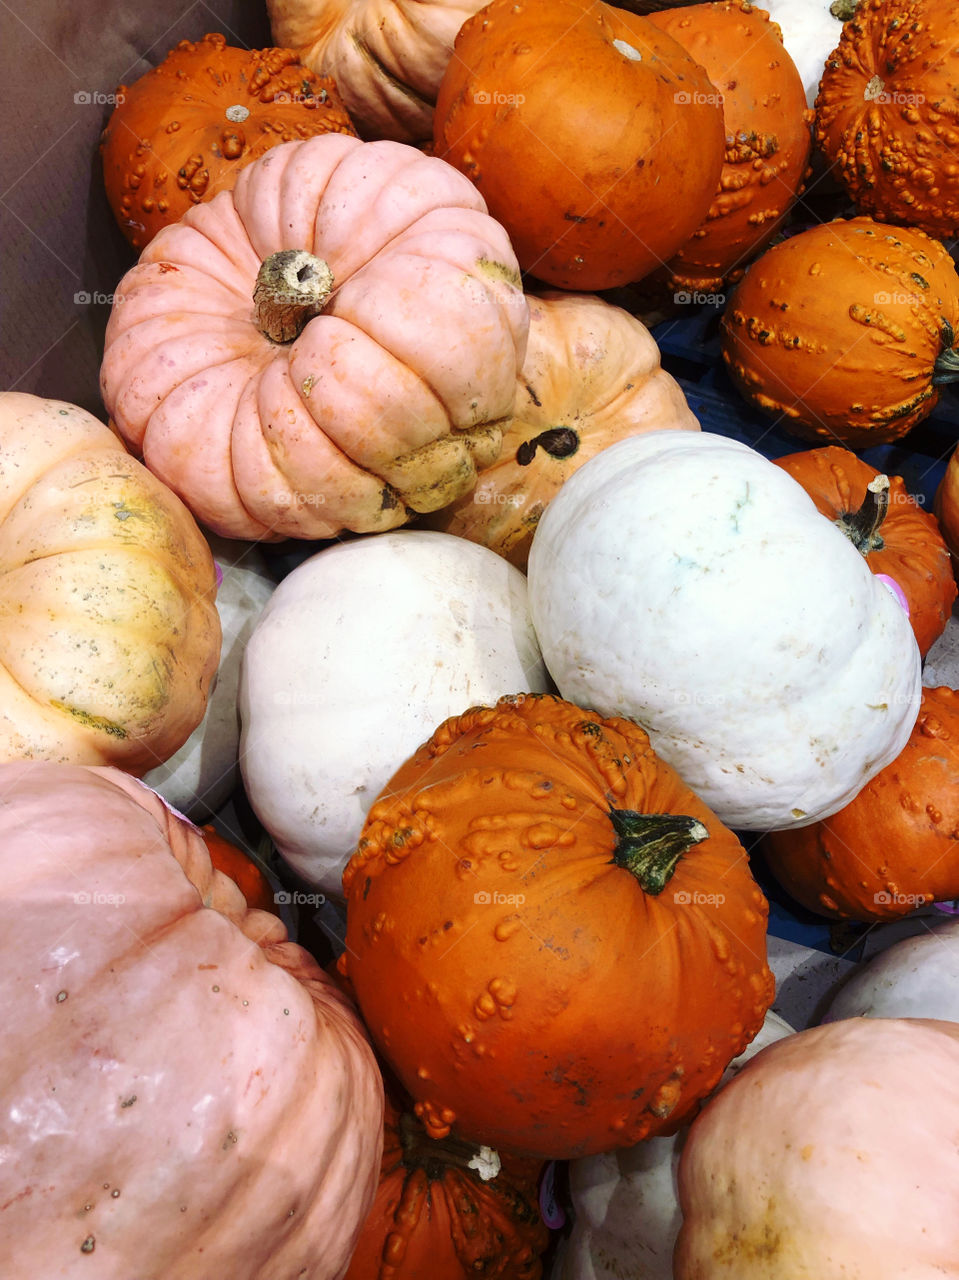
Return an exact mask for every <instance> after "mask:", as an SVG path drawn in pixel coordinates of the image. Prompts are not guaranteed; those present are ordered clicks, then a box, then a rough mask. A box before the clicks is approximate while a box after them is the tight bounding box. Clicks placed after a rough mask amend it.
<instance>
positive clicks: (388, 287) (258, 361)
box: [100, 133, 529, 540]
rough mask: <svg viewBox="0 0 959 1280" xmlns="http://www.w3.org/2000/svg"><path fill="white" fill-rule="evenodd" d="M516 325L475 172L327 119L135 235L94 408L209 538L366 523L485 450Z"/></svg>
mask: <svg viewBox="0 0 959 1280" xmlns="http://www.w3.org/2000/svg"><path fill="white" fill-rule="evenodd" d="M317 255H321V256H317ZM330 273H332V276H331V274H330ZM331 290H332V292H331ZM254 299H255V301H254ZM528 324H529V312H528V307H527V305H526V300H525V298H524V297H523V293H522V290H521V288H520V283H519V274H518V270H517V265H516V259H515V257H514V255H513V251H512V249H511V248H510V244H509V241H508V239H507V237H506V233H505V232H504V231H503V229H502V227H500V226H499V225H498V224H497V223H495V222H494V221H493V219H492V218H490V217H489V215H488V214H487V213H486V212H485V206H484V204H483V198H482V196H480V195H479V193H478V192H477V191H476V189H475V188H474V187H473V186H472V184H471V183H470V182H468V181H467V180H466V179H465V178H464V177H463V176H462V175H461V174H458V173H456V172H455V171H454V170H453V169H452V168H451V167H450V166H449V165H447V164H444V163H443V162H442V161H441V160H437V159H434V158H431V157H427V156H423V155H421V154H420V153H419V152H418V151H416V150H415V149H414V148H412V147H408V146H404V145H403V144H401V143H398V142H360V141H359V139H357V138H350V137H346V136H344V135H342V134H334V133H327V134H324V135H322V136H321V137H317V138H308V139H306V140H305V141H303V142H288V143H283V144H281V145H280V146H278V147H273V148H271V149H270V150H269V151H268V152H267V153H266V155H264V156H262V157H261V158H260V159H259V160H256V161H254V163H253V164H251V165H248V166H247V168H245V169H244V170H243V171H242V173H241V174H240V176H239V178H238V179H237V182H236V185H235V187H234V188H233V190H232V191H223V192H221V193H220V194H219V195H217V196H214V198H213V199H212V200H210V201H208V202H207V203H205V204H200V205H197V206H196V207H195V208H193V209H191V210H190V211H189V212H188V213H186V214H184V216H183V217H182V218H181V219H180V221H179V222H178V223H177V224H176V225H175V226H172V227H167V228H165V229H164V231H163V233H162V234H161V235H158V236H156V237H155V238H154V239H153V240H152V241H151V242H150V244H149V245H148V246H147V248H146V249H145V250H144V252H143V254H142V255H141V257H140V261H139V263H138V264H137V266H135V267H133V268H132V269H131V270H130V271H129V272H128V273H127V274H126V275H125V276H124V277H123V280H122V281H121V282H120V285H119V288H118V291H117V297H116V299H115V301H114V304H113V310H112V313H111V316H110V321H109V324H108V326H107V333H106V345H105V351H104V357H103V365H102V369H101V379H100V381H101V390H102V394H103V402H104V404H105V405H106V407H107V410H108V412H109V413H110V414H111V416H112V418H113V420H114V422H115V423H116V426H117V428H118V430H119V431H120V433H121V434H122V435H123V437H124V438H125V439H126V440H127V441H128V442H129V443H130V444H131V446H132V447H133V448H134V449H136V450H139V451H140V452H141V453H142V455H143V458H144V461H145V462H146V464H147V466H148V467H149V468H150V469H151V470H152V471H154V472H156V474H157V475H159V476H160V478H161V479H163V480H164V481H165V482H166V483H167V484H168V485H169V486H170V487H171V488H172V489H174V490H175V491H176V492H177V493H179V494H180V496H181V497H182V498H183V500H184V501H185V502H186V504H187V505H188V506H189V507H190V508H191V510H192V511H193V512H194V514H195V515H196V516H197V517H198V519H200V520H201V521H202V523H203V524H204V525H206V526H207V527H208V528H210V529H211V530H212V531H213V532H214V533H218V534H220V535H222V536H224V537H229V538H245V539H251V540H261V539H266V540H278V539H280V538H281V537H286V536H289V537H299V538H314V539H315V538H331V537H333V536H334V535H336V534H338V533H339V532H341V531H342V530H344V529H350V530H353V531H354V532H357V533H376V532H380V531H382V530H385V529H392V528H395V527H397V526H398V525H401V524H404V523H405V522H406V521H407V520H408V519H409V518H410V516H411V515H412V513H413V512H414V511H419V512H423V511H434V510H436V509H438V508H439V507H442V506H444V505H445V504H446V503H447V502H451V501H453V500H454V499H455V498H457V497H459V495H460V494H461V493H465V492H466V491H467V490H469V489H470V488H471V487H472V485H473V484H474V483H475V481H476V473H477V470H478V469H479V468H481V467H483V466H486V465H488V464H489V463H490V462H492V461H493V460H494V459H495V458H496V456H497V455H498V453H499V450H500V446H501V442H502V422H503V419H505V418H507V417H508V416H509V414H510V412H511V411H512V407H513V400H514V397H515V394H516V391H515V388H516V373H517V370H518V369H519V367H520V365H521V364H522V360H523V355H524V352H525V346H526V334H527V329H528Z"/></svg>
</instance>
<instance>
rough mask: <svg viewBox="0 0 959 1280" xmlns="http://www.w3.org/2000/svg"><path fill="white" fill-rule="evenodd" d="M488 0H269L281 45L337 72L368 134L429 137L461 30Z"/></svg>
mask: <svg viewBox="0 0 959 1280" xmlns="http://www.w3.org/2000/svg"><path fill="white" fill-rule="evenodd" d="M482 6H483V0H418V3H416V4H415V5H409V4H405V3H402V2H401V0H267V10H268V12H269V15H270V28H271V30H272V32H273V38H274V40H276V41H277V42H278V43H279V44H282V45H286V46H289V47H290V48H293V49H296V51H297V53H298V54H299V56H300V58H301V59H302V61H303V62H305V63H306V64H307V66H310V67H313V68H314V70H316V71H317V72H319V73H320V74H321V75H328V76H333V77H334V78H335V79H336V82H337V85H338V86H339V90H340V93H341V94H342V96H343V100H344V101H345V102H346V104H347V108H348V110H349V113H350V116H351V118H352V119H353V121H354V123H355V124H356V126H357V128H358V129H359V131H360V133H361V134H362V136H363V137H364V138H392V139H395V140H396V141H398V142H422V141H424V140H425V139H427V138H429V137H430V136H431V135H432V132H433V107H434V104H435V102H436V92H437V90H438V88H439V84H440V81H441V80H442V78H443V72H444V71H445V70H446V64H447V63H448V62H449V59H450V54H451V53H452V50H453V41H454V39H455V38H456V33H457V31H458V30H459V29H460V27H461V26H462V25H463V23H464V22H465V21H466V19H467V18H468V17H470V16H471V15H472V14H474V13H475V12H476V11H477V9H481V8H482Z"/></svg>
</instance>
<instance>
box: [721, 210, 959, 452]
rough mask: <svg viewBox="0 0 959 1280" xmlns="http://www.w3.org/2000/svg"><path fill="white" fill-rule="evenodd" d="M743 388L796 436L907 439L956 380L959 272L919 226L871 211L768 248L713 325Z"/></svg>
mask: <svg viewBox="0 0 959 1280" xmlns="http://www.w3.org/2000/svg"><path fill="white" fill-rule="evenodd" d="M720 331H721V336H722V352H723V360H724V362H725V365H726V368H727V370H728V371H729V374H730V376H731V378H732V380H733V382H734V383H735V384H736V386H737V387H738V389H739V391H740V392H741V393H742V395H743V396H744V397H745V398H746V399H747V400H748V401H749V402H750V403H751V404H753V405H754V406H755V407H756V408H757V409H760V410H761V411H762V412H763V413H765V414H767V415H769V416H771V417H774V418H775V419H776V421H777V422H778V423H779V425H780V426H781V427H782V428H783V429H784V430H786V431H788V432H790V433H791V434H792V435H796V436H800V437H802V438H803V439H807V440H813V441H827V442H828V443H830V444H835V443H838V444H846V445H849V446H850V447H851V448H857V449H858V448H867V447H869V446H870V445H873V444H885V443H887V442H889V441H891V440H898V439H899V438H900V437H901V436H904V435H905V434H906V433H907V432H908V431H909V430H910V429H911V428H912V427H914V426H915V425H916V423H917V422H921V421H922V420H923V419H924V418H926V417H928V415H929V414H930V413H931V412H932V410H933V409H934V408H935V407H936V404H937V403H938V401H939V394H940V393H939V388H940V386H942V385H944V384H945V383H947V382H951V381H954V380H955V379H956V378H957V377H959V351H957V350H956V347H955V343H956V335H957V333H959V276H957V274H956V268H955V265H954V264H953V261H952V259H951V258H950V256H949V254H948V253H947V252H946V250H945V248H944V247H943V245H942V244H941V243H940V242H939V241H938V240H934V239H932V237H930V236H927V235H926V234H925V233H924V232H923V231H920V230H918V229H916V228H909V227H892V226H888V225H885V224H883V223H878V222H874V221H873V220H872V219H871V218H866V217H862V218H851V219H849V220H848V221H843V220H842V219H837V220H836V221H834V222H829V223H824V224H822V225H819V226H814V227H810V228H809V229H807V230H805V231H802V232H800V233H799V234H798V235H795V236H791V237H790V238H789V239H788V240H785V241H783V242H782V243H780V244H777V245H774V246H773V247H772V248H771V249H767V250H766V251H765V253H763V254H762V256H761V257H760V258H758V259H757V260H756V261H755V262H754V263H753V264H752V266H751V267H750V269H749V270H748V271H747V273H746V276H745V278H744V279H743V280H742V281H741V282H740V284H739V285H737V287H736V290H735V292H734V293H733V296H732V297H731V299H730V300H729V303H728V305H727V307H726V310H725V311H724V313H723V316H722V320H721V322H720Z"/></svg>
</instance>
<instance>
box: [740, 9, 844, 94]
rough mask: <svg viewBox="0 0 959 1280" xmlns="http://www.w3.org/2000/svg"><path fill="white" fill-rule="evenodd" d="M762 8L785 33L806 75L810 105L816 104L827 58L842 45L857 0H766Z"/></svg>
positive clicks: (802, 75)
mask: <svg viewBox="0 0 959 1280" xmlns="http://www.w3.org/2000/svg"><path fill="white" fill-rule="evenodd" d="M762 8H763V9H765V10H766V12H767V13H768V14H769V16H770V18H772V20H773V22H775V23H776V25H777V26H778V27H779V29H780V30H781V32H782V37H783V44H784V45H785V46H786V52H787V53H788V54H789V56H790V57H791V58H792V60H793V62H794V63H795V64H796V68H797V70H798V71H799V74H800V76H801V78H802V82H803V88H804V89H805V91H806V104H807V105H808V106H809V107H815V105H816V95H817V94H818V93H819V81H820V80H821V79H822V73H823V68H824V67H825V64H826V59H827V58H828V57H829V55H830V54H831V53H832V52H833V50H834V49H835V48H836V46H837V45H838V44H839V37H840V35H841V34H842V24H843V23H844V22H848V21H849V19H850V18H851V17H852V16H853V14H854V13H855V11H856V0H763V5H762Z"/></svg>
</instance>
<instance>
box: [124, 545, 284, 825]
mask: <svg viewBox="0 0 959 1280" xmlns="http://www.w3.org/2000/svg"><path fill="white" fill-rule="evenodd" d="M207 541H208V542H209V543H210V547H211V549H212V551H213V557H214V564H215V566H216V568H217V570H218V574H219V576H220V579H221V580H220V582H219V584H218V586H217V591H216V611H217V613H218V614H219V617H220V627H221V630H222V633H223V643H222V646H221V649H220V665H219V667H218V668H217V672H216V678H215V680H214V682H213V686H212V689H211V692H210V696H209V699H208V701H207V707H206V713H205V715H204V717H203V719H202V720H201V721H200V723H199V724H198V725H197V727H196V728H195V729H194V730H193V732H192V733H191V734H190V736H189V738H187V740H186V742H185V743H184V744H183V746H182V747H181V748H180V749H179V751H176V752H174V754H173V755H172V756H170V758H169V759H168V760H167V761H166V762H165V763H164V764H162V765H158V766H157V768H155V769H151V770H149V772H148V773H145V774H144V775H143V781H144V782H145V783H146V784H147V786H149V787H152V788H153V790H154V791H159V793H160V795H162V796H163V798H164V800H167V801H169V803H170V804H172V805H173V807H174V809H179V810H180V812H181V813H183V814H185V815H186V816H187V817H188V818H192V819H194V820H195V821H196V820H202V819H204V818H207V817H209V816H210V815H211V814H213V813H215V812H216V811H217V810H218V809H220V808H221V807H222V806H223V805H224V804H225V803H226V802H227V800H228V799H229V798H230V796H231V795H232V793H233V792H234V791H235V790H236V788H237V785H238V784H239V781H240V770H239V764H238V755H239V750H240V717H239V713H238V712H237V706H236V701H237V691H238V689H239V686H240V662H241V660H242V658H243V651H244V649H245V648H246V644H247V641H248V640H249V638H250V635H251V634H252V631H253V627H254V625H255V624H256V620H257V618H258V617H259V616H260V614H261V613H262V612H263V609H264V607H265V606H266V602H267V600H269V598H270V596H271V595H272V594H273V589H274V586H275V585H276V584H275V582H274V581H273V578H272V576H271V575H270V572H269V566H268V564H267V562H266V559H265V557H264V556H263V554H262V552H261V551H260V549H259V548H258V547H257V545H256V544H255V543H247V542H234V543H230V542H227V541H226V540H225V539H222V538H216V537H214V536H213V535H209V536H208V538H207Z"/></svg>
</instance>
